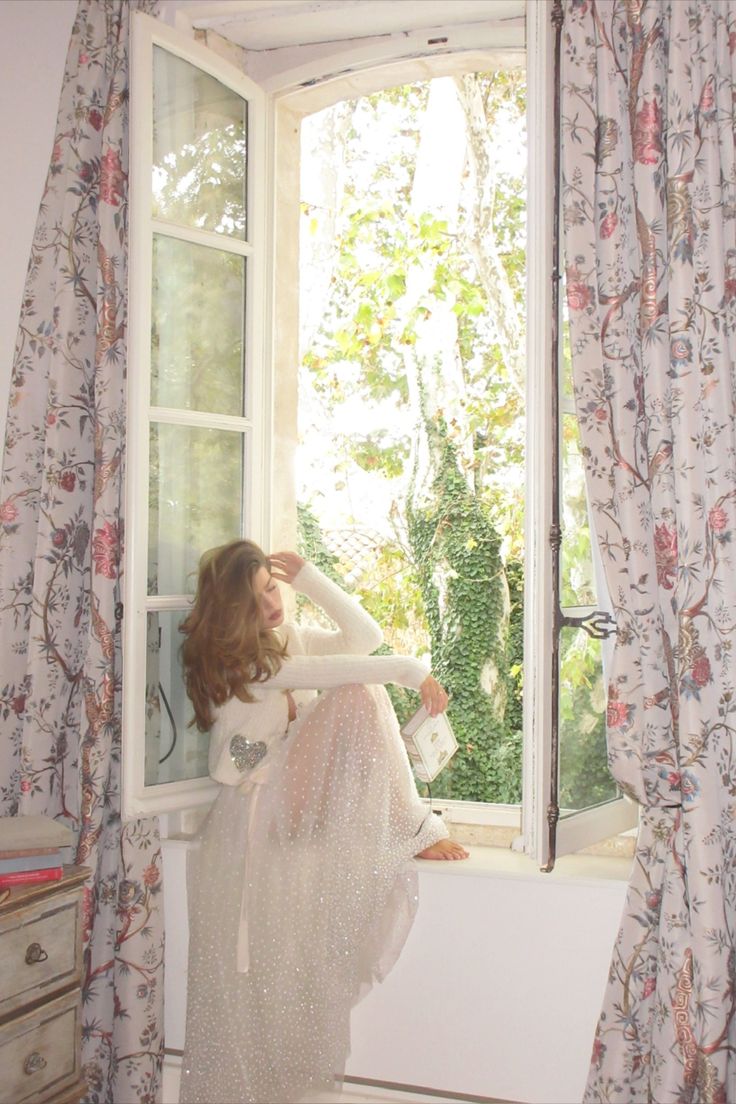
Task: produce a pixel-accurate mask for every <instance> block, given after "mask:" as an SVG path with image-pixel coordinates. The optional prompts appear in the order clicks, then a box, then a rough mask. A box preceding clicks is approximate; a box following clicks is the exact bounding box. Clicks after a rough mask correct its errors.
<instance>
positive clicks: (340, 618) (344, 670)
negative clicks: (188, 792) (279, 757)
mask: <svg viewBox="0 0 736 1104" xmlns="http://www.w3.org/2000/svg"><path fill="white" fill-rule="evenodd" d="M292 585H293V587H294V589H295V590H297V591H299V592H300V593H301V594H305V595H306V596H307V597H308V598H310V599H311V600H312V601H313V602H314V603H315V604H316V605H318V606H320V607H321V608H322V609H323V610H324V611H325V613H326V614H327V615H328V616H329V617H330V618H331V620H332V621H334V622H335V624H336V626H337V628H336V629H335V630H326V629H320V628H312V627H307V626H302V625H294V624H291V623H290V624H287V625H284V626H283V628H282V629H281V630H280V631H281V633H282V634H283V636H284V639H285V640H286V645H287V651H288V658H287V659H285V660H284V662H283V664H282V665H281V669H280V670H279V671H278V673H277V674H275V675H273V676H272V677H271V678H270V679H268V681H267V682H265V683H262V684H256V685H254V684H251V686H250V691H251V693H252V695H253V698H254V700H253V701H252V702H242V701H240V700H239V699H238V698H235V697H233V698H230V700H229V701H227V702H225V704H224V705H222V706H220V707H219V708H218V709H216V710H215V722H214V724H213V726H212V729H211V732H210V751H209V770H210V775H211V776H212V778H214V779H215V781H216V782H221V783H223V784H224V785H226V786H237V785H240V784H241V783H242V782H244V781H245V780H246V778H247V777H248V776H249V775H252V772H251V770H250V769H249V768H248V767H245V768H243V769H238V767H237V766H236V764H235V762H234V760H233V756H232V754H231V751H230V741H231V740H232V738H233V736H235V735H240V736H242V737H244V738H245V739H246V740H248V741H251V742H255V741H262V742H263V743H264V744H265V745H266V748H267V749H268V748H270V747H271V745H272V744H273V743H274V741H276V740H279V739H280V738H281V737H282V736H283V735H284V733H285V732H286V729H287V728H288V725H289V704H288V701H287V698H286V693H285V691H287V690H290V691H292V692H293V697H294V699H295V701H296V703H297V709H299V708H300V707H303V705H304V703H305V702H307V701H309V700H311V699H312V698H314V697H315V693H316V691H317V690H328V689H331V688H334V687H336V686H346V685H348V684H350V683H365V684H368V685H385V684H386V683H387V682H394V683H398V684H399V685H400V686H407V687H410V688H411V689H414V690H418V689H419V687H420V686H421V684H422V682H423V681H424V679H425V678H426V677H427V675H428V674H429V669H428V668H427V667H426V666H425V664H423V663H421V662H420V661H419V660H416V659H412V658H410V657H408V656H393V655H390V656H372V655H370V654H369V653H370V652H372V651H374V650H375V649H376V648H377V647H378V646H379V645H380V644H381V642H382V640H383V633H382V632H381V629H380V628H379V626H378V625H377V624H376V622H375V621H374V620H373V618H372V617H371V616H370V614H368V613H366V611H365V610H364V609H363V608H362V606H361V605H360V604H359V603H358V602H357V601H356V600H355V599H353V598H351V597H350V596H349V595H347V594H345V592H344V591H343V590H341V589H340V587H338V586H336V585H335V584H334V583H332V582H331V581H330V580H329V579H327V578H326V576H324V575H323V574H322V572H321V571H319V570H318V569H317V568H316V567H314V565H313V564H305V565H304V567H303V568H302V569H301V571H300V572H299V573H298V575H297V576H296V578H295V579H294V582H293V584H292ZM267 760H268V754H266V757H265V759H264V760H263V762H264V765H265V764H266V762H267Z"/></svg>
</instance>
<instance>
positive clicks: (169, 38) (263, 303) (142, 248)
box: [122, 12, 271, 819]
mask: <svg viewBox="0 0 736 1104" xmlns="http://www.w3.org/2000/svg"><path fill="white" fill-rule="evenodd" d="M157 46H158V47H161V48H163V49H165V50H167V51H168V52H169V53H171V54H173V55H175V56H176V57H179V58H181V59H183V60H184V61H187V62H189V63H190V64H192V65H195V66H196V67H197V68H199V69H201V70H203V71H204V72H206V73H208V74H210V75H211V76H213V77H215V79H217V80H218V81H220V82H221V83H222V84H224V85H227V86H228V87H229V88H231V89H232V90H233V91H234V92H236V93H237V94H238V95H240V96H242V97H243V99H245V100H246V101H247V102H248V162H247V164H248V179H247V199H246V202H247V239H246V241H242V240H238V239H234V238H228V237H226V236H225V235H222V234H215V233H212V232H209V231H203V230H198V229H186V228H184V227H182V226H178V225H173V224H171V223H167V222H164V221H162V220H156V219H154V218H153V217H152V213H151V212H152V188H151V181H152V158H153V129H152V112H151V106H152V102H153V68H152V66H153V50H154V47H157ZM130 87H131V97H130V209H129V227H130V238H129V242H130V262H129V274H130V276H129V306H130V311H129V316H130V326H129V345H128V383H127V407H128V412H127V469H126V475H127V478H126V550H125V606H124V618H123V641H124V644H123V647H124V672H125V673H124V681H123V770H122V773H123V816H124V818H126V819H130V818H135V817H139V816H148V815H152V814H158V813H167V812H171V811H174V810H178V809H182V808H191V807H193V806H198V805H204V804H209V803H210V802H211V801H212V800H213V798H214V797H215V795H216V793H217V789H218V787H217V784H216V783H215V782H213V781H212V780H211V779H210V778H197V779H190V780H182V781H177V782H167V783H160V784H157V785H148V786H147V785H146V784H145V754H146V748H145V698H146V646H145V641H146V618H147V615H148V614H149V613H151V612H156V611H161V610H170V609H174V610H178V609H181V608H186V607H187V605H188V604H189V603H190V600H191V599H190V596H188V595H182V594H177V595H162V596H149V595H148V593H147V567H148V476H149V455H148V452H149V424H150V422H151V421H152V420H155V421H156V422H157V423H159V424H161V423H167V424H175V425H180V426H193V427H200V428H206V429H224V430H230V431H236V432H241V433H243V434H244V441H247V448H246V450H245V455H244V473H243V474H244V479H243V503H242V506H243V511H242V516H243V517H244V518H245V519H246V524H247V529H248V531H247V533H243V534H242V535H243V536H249V537H251V538H252V539H254V540H256V541H258V542H263V541H264V540H265V537H266V534H268V532H269V529H270V514H269V508H270V496H269V495H268V494H266V493H265V488H266V487H267V486H268V485H269V481H270V472H271V460H270V444H271V441H270V426H271V418H270V402H271V392H270V382H269V381H270V371H269V367H268V356H269V355H270V341H269V340H268V336H269V332H270V327H269V317H270V309H271V296H270V295H269V294H268V286H267V282H266V281H267V274H268V271H269V267H270V266H269V264H268V255H269V249H270V244H271V240H270V234H269V223H268V217H267V211H268V204H267V202H266V196H267V181H268V180H270V178H271V174H270V173H269V172H268V160H267V158H268V148H267V120H266V117H267V111H268V103H267V98H266V95H265V93H264V92H263V90H262V89H261V88H259V87H258V86H257V85H256V84H254V82H253V81H251V80H250V79H249V78H248V77H246V76H244V74H243V73H241V72H240V71H239V70H238V69H236V68H235V67H234V66H232V65H230V64H228V63H227V62H224V61H222V59H220V58H219V57H217V55H216V54H214V53H213V52H212V51H211V50H209V49H207V48H206V47H204V46H201V45H199V44H198V43H196V42H195V41H194V40H193V39H192V38H191V37H187V36H185V35H183V34H181V33H180V32H178V31H174V30H172V29H171V28H169V27H167V26H166V24H164V23H162V22H161V21H160V20H157V19H153V18H151V17H150V16H147V15H144V14H142V13H140V12H136V13H134V14H133V19H132V32H131V81H130ZM154 233H156V234H158V235H163V236H168V237H172V238H177V239H179V240H184V241H188V242H191V243H194V244H199V245H211V246H215V247H216V248H217V249H218V250H220V251H222V250H225V251H228V252H232V253H234V254H236V255H239V256H243V257H246V258H247V273H246V287H245V297H246V298H245V301H246V307H245V328H244V345H245V348H244V363H245V366H246V377H247V387H246V389H245V396H246V406H245V410H244V414H243V416H240V415H227V414H204V413H201V412H198V411H188V410H179V409H171V408H163V407H154V406H152V405H151V403H150V381H151V293H152V276H153V273H152V246H153V235H154ZM234 535H237V534H234Z"/></svg>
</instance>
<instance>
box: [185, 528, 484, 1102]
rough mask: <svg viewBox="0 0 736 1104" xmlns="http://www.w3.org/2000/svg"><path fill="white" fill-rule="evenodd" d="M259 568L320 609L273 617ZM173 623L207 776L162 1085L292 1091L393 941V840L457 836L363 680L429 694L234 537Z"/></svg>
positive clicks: (311, 1074)
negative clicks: (177, 1006) (174, 1051)
mask: <svg viewBox="0 0 736 1104" xmlns="http://www.w3.org/2000/svg"><path fill="white" fill-rule="evenodd" d="M279 582H282V583H289V584H291V585H292V586H293V587H294V589H295V590H297V591H299V592H300V593H302V594H305V595H306V596H307V597H309V598H310V599H311V600H312V601H313V602H315V603H317V604H318V605H319V606H321V607H322V609H323V610H324V611H325V613H327V615H328V616H329V617H330V618H331V619H332V620H333V621H334V622H335V624H336V626H337V628H336V629H335V630H333V631H328V630H325V629H319V628H307V627H304V626H301V625H299V626H297V625H293V624H287V625H284V623H283V622H284V614H283V607H282V601H281V594H280V591H279V586H278V583H279ZM182 632H183V633H185V635H186V639H185V641H184V644H183V645H182V659H183V663H184V670H185V677H186V684H187V691H188V693H189V696H190V698H191V700H192V704H193V706H194V713H195V720H196V723H197V725H198V726H199V728H200V729H201V730H203V731H209V733H210V752H209V766H210V774H211V775H212V777H213V778H214V779H215V780H216V781H217V782H220V783H221V784H222V789H221V791H220V793H219V795H218V797H217V800H216V801H215V804H214V805H213V807H212V810H211V811H210V813H209V816H208V817H207V820H206V822H205V824H204V826H203V828H202V831H201V833H200V841H199V848H198V850H197V851H196V853H195V855H194V858H193V862H192V866H191V870H190V876H189V883H190V884H189V898H190V956H189V974H188V1008H187V1038H186V1049H185V1052H184V1062H183V1074H182V1091H181V1098H180V1099H181V1101H182V1102H185V1101H186V1102H190V1104H194V1102H207V1104H215V1102H225V1101H228V1102H230V1101H252V1102H266V1101H268V1102H289V1104H294V1102H296V1101H298V1100H299V1099H300V1098H301V1097H303V1096H304V1095H305V1094H307V1093H315V1092H320V1091H323V1090H326V1089H330V1088H331V1087H333V1085H334V1078H335V1077H336V1076H340V1075H341V1074H342V1071H343V1068H344V1064H345V1060H346V1058H347V1055H348V1053H349V1045H350V1036H349V1032H350V1009H351V1007H352V1005H353V1004H354V1003H355V1002H356V1000H358V999H359V998H360V996H362V995H363V993H365V992H366V991H367V990H368V988H369V987H370V985H371V983H372V981H373V980H374V979H378V980H380V979H382V978H383V977H385V975H386V973H387V972H388V970H389V969H390V968H391V966H392V965H393V963H394V962H395V960H396V957H397V955H398V953H399V951H400V950H401V947H402V945H403V943H404V940H405V938H406V935H407V933H408V930H409V928H410V926H411V922H412V919H413V914H414V911H415V908H416V872H415V870H414V869H413V866H412V864H409V863H408V862H407V860H408V859H410V858H411V857H412V856H415V855H418V856H420V857H422V858H428V859H460V858H465V857H466V856H467V852H466V851H465V850H464V849H463V848H462V847H460V846H459V845H458V844H456V843H453V842H452V841H450V840H448V839H447V829H446V828H445V826H444V824H443V822H442V820H441V818H439V817H437V816H436V815H434V814H432V813H431V812H429V813H428V811H427V809H426V807H425V806H424V804H423V803H422V802H421V801H420V799H419V798H418V795H417V792H416V787H415V785H414V781H413V778H412V775H411V770H410V767H409V763H408V759H407V756H406V752H405V750H404V747H403V744H402V742H401V737H400V735H399V731H398V725H397V722H396V718H395V715H394V712H393V709H392V708H391V704H390V701H389V699H388V695H387V694H386V691H385V689H384V688H383V685H382V684H385V683H386V682H396V683H399V684H401V685H403V686H408V687H412V688H414V689H417V690H419V692H420V694H421V697H422V702H423V704H424V705H425V706H426V708H427V709H428V710H429V712H430V713H432V714H433V715H436V714H437V713H439V712H442V711H443V710H444V709H445V708H446V706H447V695H446V693H445V691H444V690H443V688H442V687H441V686H440V684H439V683H438V682H437V681H436V680H435V679H434V678H433V677H432V676H431V675H430V673H429V672H428V670H427V669H426V667H425V666H424V665H423V664H421V663H420V662H418V661H417V660H415V659H409V658H406V657H402V656H371V655H370V654H369V653H370V652H372V651H374V650H375V649H376V648H377V647H378V645H379V644H380V643H381V639H382V634H381V631H380V629H379V628H378V626H377V625H376V623H375V622H374V621H373V619H372V618H371V617H370V616H369V615H368V614H367V613H366V612H365V611H364V610H363V609H362V608H361V607H360V605H358V603H357V602H355V601H354V600H353V599H351V598H349V597H348V596H347V595H346V594H344V593H343V591H341V590H340V588H339V587H337V586H335V585H334V584H333V583H332V582H330V581H329V580H328V579H327V578H325V576H324V575H322V574H321V572H319V571H318V570H317V569H316V568H315V567H314V566H313V565H311V564H307V563H305V561H304V560H303V559H302V558H301V557H300V556H298V555H297V554H296V553H294V552H281V553H278V554H277V555H274V556H271V557H270V558H269V559H267V558H266V556H265V555H264V554H263V552H262V551H261V550H260V549H259V548H258V547H257V546H256V545H254V544H252V543H251V542H250V541H233V542H232V543H230V544H228V545H225V546H223V547H221V548H216V549H213V550H212V551H210V552H208V553H206V554H205V555H204V556H203V558H202V562H201V564H200V572H199V580H198V586H197V594H196V596H195V601H194V605H193V608H192V611H191V613H190V614H189V616H188V617H187V619H186V620H185V622H184V623H183V625H182ZM317 690H322V691H323V693H322V694H321V695H319V696H317V693H316V691H317Z"/></svg>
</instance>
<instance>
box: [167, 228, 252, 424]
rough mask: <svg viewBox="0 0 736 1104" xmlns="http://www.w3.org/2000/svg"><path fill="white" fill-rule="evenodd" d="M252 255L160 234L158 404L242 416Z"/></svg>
mask: <svg viewBox="0 0 736 1104" xmlns="http://www.w3.org/2000/svg"><path fill="white" fill-rule="evenodd" d="M245 264H246V262H245V258H244V257H238V256H235V255H234V254H232V253H224V252H221V251H220V250H219V249H209V248H208V247H207V246H203V245H192V244H191V243H190V242H184V241H178V240H177V239H176V238H166V237H161V236H160V235H155V236H154V239H153V302H152V318H151V403H152V405H153V406H170V407H175V408H177V409H181V410H202V411H207V412H212V413H217V414H234V415H237V416H240V415H242V414H243V392H244V387H243V334H244V325H245Z"/></svg>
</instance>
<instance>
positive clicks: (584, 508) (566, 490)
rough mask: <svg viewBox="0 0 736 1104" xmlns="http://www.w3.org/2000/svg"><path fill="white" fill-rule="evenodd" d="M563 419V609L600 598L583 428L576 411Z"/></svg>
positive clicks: (594, 603)
mask: <svg viewBox="0 0 736 1104" xmlns="http://www.w3.org/2000/svg"><path fill="white" fill-rule="evenodd" d="M561 423H562V425H561V434H562V479H561V490H560V509H561V513H562V518H561V522H562V547H561V549H560V605H561V606H562V607H563V609H564V608H565V607H568V606H595V605H597V603H598V599H597V597H596V586H595V575H594V570H593V555H592V549H591V546H590V527H589V524H588V502H587V494H586V489H585V469H584V468H583V459H582V456H581V455H580V429H579V427H578V421H577V418H576V416H575V415H574V414H563V415H562V418H561Z"/></svg>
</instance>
